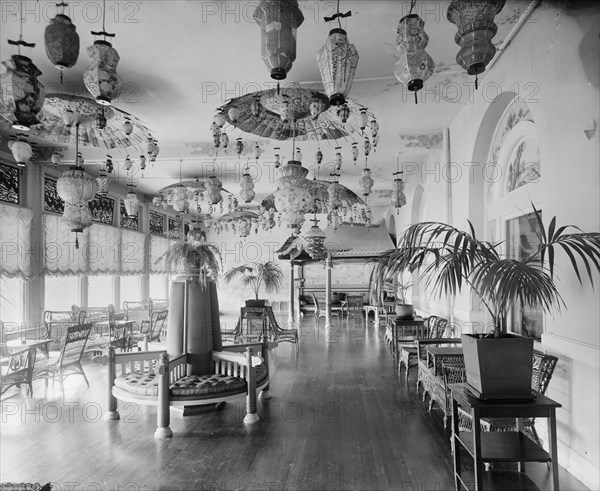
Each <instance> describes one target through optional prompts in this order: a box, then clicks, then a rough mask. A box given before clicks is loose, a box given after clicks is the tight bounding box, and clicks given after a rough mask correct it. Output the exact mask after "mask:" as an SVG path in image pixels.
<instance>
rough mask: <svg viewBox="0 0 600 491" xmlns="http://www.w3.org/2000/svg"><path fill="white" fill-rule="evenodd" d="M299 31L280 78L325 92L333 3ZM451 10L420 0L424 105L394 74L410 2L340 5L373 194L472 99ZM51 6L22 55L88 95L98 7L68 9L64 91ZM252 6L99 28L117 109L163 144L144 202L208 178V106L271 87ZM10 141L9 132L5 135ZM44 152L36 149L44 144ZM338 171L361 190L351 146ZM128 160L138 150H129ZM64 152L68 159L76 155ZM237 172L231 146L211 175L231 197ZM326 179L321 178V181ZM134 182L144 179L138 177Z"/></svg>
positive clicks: (7, 23)
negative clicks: (72, 54) (109, 54)
mask: <svg viewBox="0 0 600 491" xmlns="http://www.w3.org/2000/svg"><path fill="white" fill-rule="evenodd" d="M299 3H300V8H301V10H302V13H303V14H304V18H305V20H304V23H303V24H302V25H301V26H300V27H299V29H298V40H297V59H296V61H295V62H294V65H293V68H292V70H291V72H290V73H289V75H288V78H287V79H286V80H285V81H284V83H283V87H285V86H286V85H288V84H300V85H301V86H302V87H306V88H315V89H321V88H322V87H321V86H320V83H319V81H320V74H319V70H318V67H317V63H316V56H315V53H316V52H317V50H318V49H319V48H320V47H321V46H322V45H323V43H324V41H325V39H326V37H327V34H328V31H329V28H330V26H328V25H327V24H326V23H324V21H323V16H325V15H331V14H332V13H334V12H335V2H333V1H325V0H322V1H318V0H300V2H299ZM448 3H449V2H433V1H418V2H417V5H416V13H418V14H420V16H421V18H423V19H424V20H425V23H426V24H425V30H426V32H427V33H428V34H429V39H430V41H429V46H428V47H427V51H428V52H429V54H430V55H431V56H432V57H433V59H434V61H435V63H436V70H435V73H434V75H433V76H432V77H431V78H430V79H429V80H428V81H426V83H425V91H424V92H423V93H422V94H421V96H420V102H419V104H415V103H414V98H413V95H412V93H408V91H406V90H405V89H404V88H403V87H402V85H401V84H400V83H399V82H398V81H397V80H396V78H395V77H394V71H393V70H394V62H395V61H396V59H397V51H396V50H395V48H394V42H395V38H396V28H397V25H398V21H399V19H400V18H401V17H402V16H404V15H406V14H407V13H408V12H409V8H410V2H409V1H398V0H368V1H366V0H363V1H348V0H346V1H344V0H342V2H341V6H340V7H341V10H342V11H343V12H346V11H347V10H351V11H352V16H351V17H349V18H348V19H344V20H343V21H342V22H343V26H344V27H345V28H346V30H347V31H348V36H349V39H350V41H351V42H352V43H353V44H355V46H356V48H357V50H358V52H359V55H360V61H359V63H358V69H357V72H356V76H355V81H354V85H353V87H352V90H351V93H350V97H351V98H352V99H354V100H355V101H357V102H358V103H359V104H361V105H364V106H366V107H368V108H369V110H370V111H372V112H373V113H374V114H375V115H376V117H377V120H378V122H379V124H380V127H381V138H380V142H379V147H378V149H377V152H376V153H374V154H372V155H371V157H370V158H369V167H370V168H371V169H372V170H373V176H374V178H375V179H376V184H375V188H379V189H391V179H390V175H391V173H392V172H394V171H395V170H396V154H397V153H398V152H402V155H401V158H402V159H409V160H410V159H413V158H417V157H418V156H419V155H422V153H423V152H427V151H431V150H433V151H437V150H438V149H439V148H440V145H439V144H438V145H435V146H434V147H433V149H427V148H424V147H423V146H422V141H421V142H419V140H415V139H414V138H413V137H412V135H415V134H423V133H427V134H434V135H436V134H439V133H440V131H441V129H442V128H443V127H445V126H447V125H448V124H449V123H450V122H451V120H452V119H453V118H454V116H455V115H456V113H457V112H458V111H459V110H460V108H461V107H462V106H463V105H464V104H465V103H467V102H468V95H469V91H471V90H473V87H472V82H473V81H472V78H471V77H467V76H466V74H465V72H464V70H463V69H461V68H460V67H459V66H458V65H457V63H456V61H455V56H456V53H457V51H458V46H457V45H456V44H455V43H454V35H455V32H456V26H455V25H454V24H451V23H450V22H449V21H447V20H446V10H447V7H448ZM54 4H55V1H44V0H40V1H39V2H36V1H33V0H27V1H25V2H24V12H25V24H24V26H23V35H24V39H25V40H26V41H29V42H35V43H37V46H36V47H35V48H34V49H32V50H25V51H24V53H23V54H26V55H27V56H30V57H31V58H32V59H33V60H34V62H35V63H36V64H37V66H38V67H39V68H40V69H41V71H42V72H43V75H42V76H41V77H40V80H41V81H42V82H43V83H44V84H45V86H46V88H47V90H48V92H63V93H69V94H76V95H83V96H89V94H88V93H87V90H86V89H85V87H84V86H83V84H82V82H81V81H82V75H83V72H84V71H85V70H86V69H87V68H88V66H89V60H88V56H87V53H86V51H85V48H86V47H87V46H89V45H91V44H92V42H93V37H92V35H91V34H90V30H101V16H100V7H101V2H100V1H98V0H96V1H91V0H90V1H84V2H73V3H72V5H71V6H70V12H69V14H70V16H71V18H72V20H73V22H74V24H75V25H76V26H77V32H78V33H79V36H80V39H81V51H80V55H79V60H78V62H77V64H76V66H75V67H74V68H72V69H70V70H67V71H65V77H64V84H63V85H62V86H61V85H60V83H59V77H58V71H57V70H56V69H55V68H54V67H53V66H52V65H51V63H50V61H49V60H48V59H47V57H46V54H45V50H44V42H43V33H44V29H45V26H46V25H47V24H48V21H49V19H50V18H52V17H53V16H54V15H55V12H56V9H55V8H54ZM257 4H258V1H243V2H242V1H219V2H215V1H199V0H186V1H182V0H170V1H157V0H144V1H138V2H129V1H121V2H116V1H111V0H108V1H107V2H106V5H107V20H106V28H107V30H108V31H109V32H115V33H116V34H117V36H116V38H115V39H114V41H113V46H114V47H115V49H116V50H117V51H118V52H119V54H120V56H121V61H120V64H119V66H118V70H117V71H118V73H119V75H120V76H121V79H122V81H123V86H124V91H123V94H122V95H121V96H120V98H119V100H117V101H115V103H114V104H115V106H116V107H118V108H120V109H122V110H124V111H127V112H129V113H131V114H133V115H135V116H136V117H138V118H139V119H141V120H142V121H144V122H145V123H146V124H147V126H148V127H149V128H151V130H152V131H153V132H154V135H155V137H156V138H157V139H158V140H159V145H160V149H161V150H160V154H159V156H158V159H157V161H156V162H155V164H154V166H153V167H151V166H149V167H148V168H147V169H146V171H145V172H144V174H143V179H142V178H141V176H140V175H137V176H136V180H137V181H138V189H139V190H141V191H144V192H146V193H152V192H156V190H158V189H160V188H162V187H164V186H166V185H169V184H172V183H173V182H175V181H176V180H177V179H179V175H180V165H179V162H180V160H181V161H182V165H181V169H182V176H183V177H184V178H190V177H203V176H204V175H206V173H207V172H209V171H210V170H211V167H212V162H213V158H214V155H207V154H206V152H204V151H202V152H200V154H199V152H198V148H207V147H209V144H210V142H211V141H212V138H211V133H210V131H209V125H210V123H211V122H212V118H213V116H214V114H215V109H216V108H217V107H219V106H221V105H223V104H224V103H225V102H226V101H227V100H229V99H230V98H232V97H237V96H240V95H244V94H246V93H248V92H253V91H255V90H264V89H268V88H272V87H274V81H273V80H271V79H270V77H269V73H268V71H267V69H266V67H265V65H264V63H263V61H262V59H261V57H260V29H259V27H258V25H257V24H256V23H255V22H254V20H253V18H252V14H253V12H254V9H255V7H256V5H257ZM17 6H18V3H17V2H11V3H8V2H2V38H3V42H2V44H1V45H0V52H1V53H0V54H1V59H2V60H6V59H7V58H9V56H10V55H11V54H13V53H14V48H13V47H12V46H9V45H8V44H7V43H6V42H5V40H6V39H7V38H8V39H17V38H18V29H19V25H18V22H17V19H18V16H17V14H16V13H14V9H15V8H16V7H17ZM527 6H528V3H525V2H519V1H508V2H507V3H506V5H505V6H504V8H503V11H502V12H501V14H500V15H499V16H498V17H497V23H498V25H499V29H498V34H497V35H496V37H495V38H494V43H495V44H496V45H497V46H501V45H502V42H503V40H504V39H505V38H506V37H507V36H508V35H509V33H510V32H511V30H512V29H513V28H514V27H515V25H516V23H517V21H518V19H519V17H520V16H521V15H522V13H523V12H524V11H525V10H526V8H527ZM3 130H4V132H5V133H6V132H7V127H6V125H4V126H3ZM227 132H228V134H229V136H230V138H231V141H232V142H234V141H235V138H236V137H238V136H243V138H244V141H245V142H246V145H250V146H253V142H254V141H256V140H257V138H256V137H254V136H252V135H247V134H243V135H242V134H240V132H239V130H234V129H231V128H229V129H228V130H227ZM40 143H41V144H43V142H40ZM261 144H262V146H263V147H264V148H265V149H266V150H267V152H265V154H264V155H263V156H261V159H260V161H259V167H260V171H258V172H259V173H260V174H261V176H260V179H259V181H258V182H257V188H256V190H257V191H258V192H259V193H265V194H266V193H269V192H271V191H272V190H273V189H274V188H275V184H274V180H275V179H276V177H277V176H276V175H275V172H273V170H272V163H271V162H272V154H273V151H272V148H273V147H274V146H278V142H274V141H265V142H262V143H261ZM341 145H342V147H343V150H342V153H343V155H344V165H343V167H342V179H341V182H342V183H343V184H346V185H347V186H349V187H350V188H352V189H354V190H357V188H358V185H357V177H358V176H359V175H360V167H361V164H359V165H358V166H356V167H355V166H354V165H353V164H352V160H351V157H350V144H349V143H347V142H341ZM279 146H281V147H282V150H281V152H280V153H281V154H282V156H283V159H289V157H290V154H291V147H292V145H291V142H289V143H288V142H283V143H279ZM300 146H301V148H302V151H303V154H304V163H305V166H307V167H312V166H313V165H312V162H313V155H314V153H315V151H316V149H317V147H316V145H315V144H309V143H302V144H301V145H300ZM321 149H322V151H323V153H324V154H325V159H324V161H326V162H327V161H331V160H332V159H333V155H334V153H335V150H334V144H333V143H331V142H325V143H322V144H321ZM131 151H132V156H133V155H134V154H135V153H137V152H138V150H136V149H132V150H131ZM72 153H73V152H72V150H67V152H66V158H67V159H69V158H71V159H72V158H73V155H71V154H72ZM105 153H106V151H104V150H102V151H97V150H96V149H91V148H87V147H86V148H85V149H84V157H85V158H86V161H87V162H92V161H94V159H95V158H101V157H103V156H104V155H105ZM126 153H127V152H124V151H123V152H120V151H117V150H113V151H112V152H111V154H112V156H113V157H114V158H116V159H117V161H118V162H119V164H120V166H121V169H120V172H119V176H120V178H121V179H123V178H124V176H125V172H124V171H123V169H122V159H123V158H124V156H125V154H126ZM242 164H243V163H238V162H237V155H236V154H235V152H234V151H233V149H230V150H229V153H228V155H223V153H222V152H221V153H220V154H219V156H218V157H217V168H218V169H219V170H221V171H222V173H221V178H222V180H224V185H225V187H227V188H228V189H230V190H231V191H233V192H234V193H236V194H237V192H238V189H239V187H238V186H237V185H236V183H235V182H233V181H236V182H239V174H240V172H239V170H240V168H241V165H242ZM321 177H323V176H321ZM137 178H140V179H137Z"/></svg>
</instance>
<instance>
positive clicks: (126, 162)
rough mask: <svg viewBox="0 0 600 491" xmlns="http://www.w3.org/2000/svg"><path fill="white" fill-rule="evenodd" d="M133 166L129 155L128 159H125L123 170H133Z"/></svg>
mask: <svg viewBox="0 0 600 491" xmlns="http://www.w3.org/2000/svg"><path fill="white" fill-rule="evenodd" d="M132 165H133V162H132V160H131V159H130V158H129V155H127V157H125V162H124V163H123V168H124V169H125V170H127V171H128V170H129V169H131V166H132Z"/></svg>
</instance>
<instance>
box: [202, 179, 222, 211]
mask: <svg viewBox="0 0 600 491" xmlns="http://www.w3.org/2000/svg"><path fill="white" fill-rule="evenodd" d="M222 187H223V184H222V183H221V180H220V179H219V178H218V177H217V176H210V177H209V178H208V180H207V181H206V188H207V189H208V201H209V203H210V204H211V205H216V204H218V203H220V202H221V201H222V200H223V197H222V196H221V189H222Z"/></svg>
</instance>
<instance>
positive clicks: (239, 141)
mask: <svg viewBox="0 0 600 491" xmlns="http://www.w3.org/2000/svg"><path fill="white" fill-rule="evenodd" d="M243 151H244V143H243V142H242V139H241V138H238V139H237V140H236V142H235V152H236V153H237V154H238V156H240V155H242V152H243Z"/></svg>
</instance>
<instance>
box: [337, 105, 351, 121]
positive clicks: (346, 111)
mask: <svg viewBox="0 0 600 491" xmlns="http://www.w3.org/2000/svg"><path fill="white" fill-rule="evenodd" d="M337 115H338V118H340V120H341V121H342V123H345V122H346V121H348V118H349V117H350V108H349V107H348V104H343V105H341V106H340V107H338V109H337Z"/></svg>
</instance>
